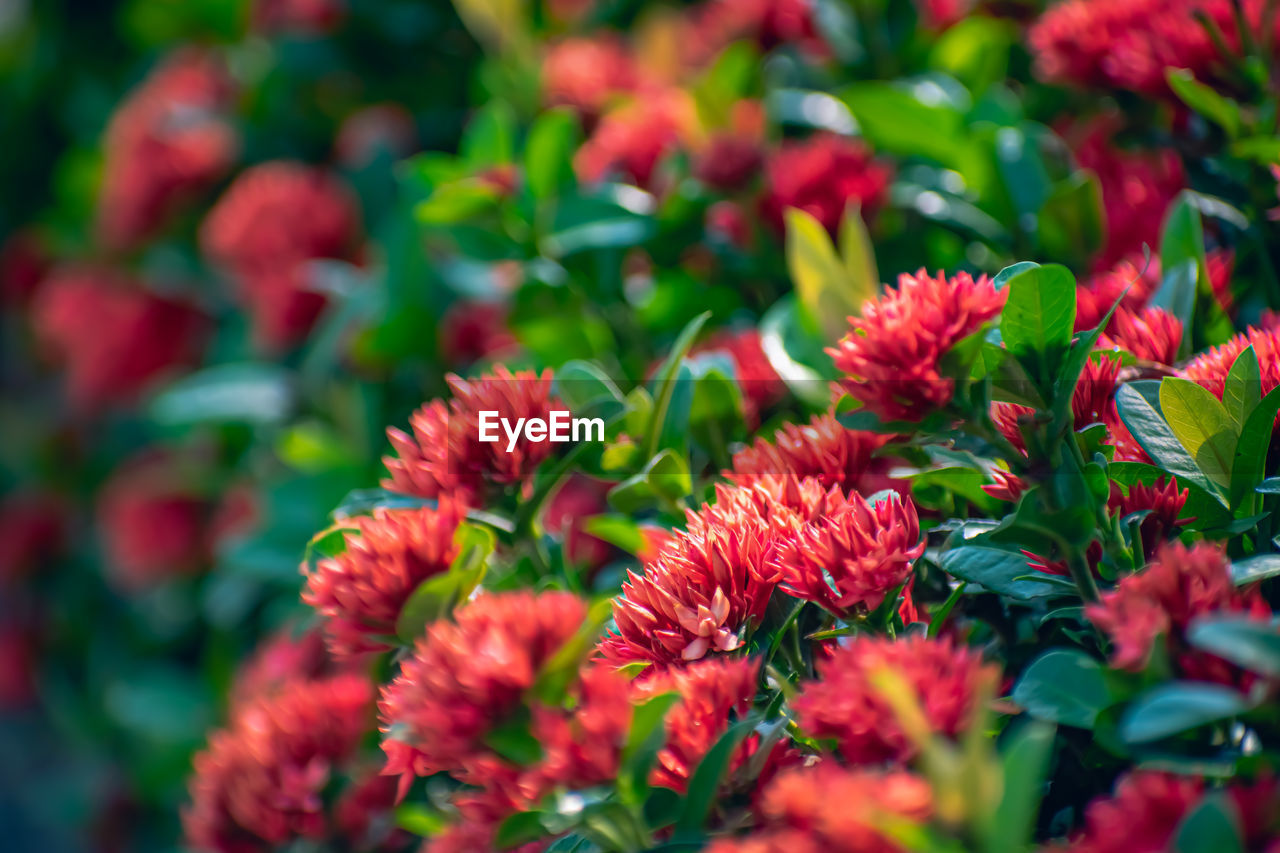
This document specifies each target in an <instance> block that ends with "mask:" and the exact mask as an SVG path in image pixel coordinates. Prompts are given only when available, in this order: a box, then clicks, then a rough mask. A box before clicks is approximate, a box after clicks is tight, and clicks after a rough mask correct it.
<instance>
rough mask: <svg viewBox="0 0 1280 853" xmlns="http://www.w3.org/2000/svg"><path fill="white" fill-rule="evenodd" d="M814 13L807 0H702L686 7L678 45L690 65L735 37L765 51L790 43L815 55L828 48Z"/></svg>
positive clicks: (703, 61)
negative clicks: (688, 7)
mask: <svg viewBox="0 0 1280 853" xmlns="http://www.w3.org/2000/svg"><path fill="white" fill-rule="evenodd" d="M815 13H816V9H815V3H814V2H813V0H704V2H702V3H701V4H699V5H697V6H694V7H693V8H692V9H691V10H690V11H689V12H688V14H687V18H686V20H685V26H684V27H683V28H682V30H681V32H680V46H681V48H682V53H683V55H684V57H685V60H686V62H688V63H689V64H691V65H693V66H702V65H705V64H707V63H708V62H710V61H712V60H713V59H714V58H715V57H716V56H717V55H719V53H720V52H721V51H722V50H723V49H724V48H726V47H728V46H729V45H730V44H732V43H733V42H735V41H752V42H754V43H755V44H756V45H758V46H759V47H760V48H761V49H762V50H766V51H767V50H772V49H774V48H776V47H779V46H782V45H790V46H794V47H796V48H797V49H799V50H800V51H801V52H802V53H804V54H805V55H806V56H807V57H809V58H811V59H818V60H820V59H822V58H824V57H826V56H827V54H828V52H829V51H828V49H827V45H826V42H824V41H823V39H822V36H821V34H820V33H819V31H818V23H817V19H816V14H815Z"/></svg>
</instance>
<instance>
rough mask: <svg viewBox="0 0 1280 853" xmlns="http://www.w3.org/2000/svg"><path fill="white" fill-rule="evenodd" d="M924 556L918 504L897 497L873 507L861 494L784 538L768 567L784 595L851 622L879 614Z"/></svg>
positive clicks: (851, 495)
mask: <svg viewBox="0 0 1280 853" xmlns="http://www.w3.org/2000/svg"><path fill="white" fill-rule="evenodd" d="M922 553H924V543H923V542H922V541H921V540H920V522H919V519H918V518H917V516H916V507H915V504H914V503H913V502H912V501H911V499H910V498H907V499H905V500H904V499H903V498H902V497H900V496H899V495H898V494H897V493H894V494H892V495H890V496H889V497H887V498H885V499H883V500H881V501H879V502H878V503H876V504H875V505H871V504H868V503H867V502H866V501H865V500H864V499H863V498H862V496H860V495H858V494H857V493H853V494H850V495H849V497H848V499H847V500H846V501H845V502H844V503H843V505H841V506H838V507H836V508H834V509H832V510H830V511H829V512H828V513H827V514H826V515H825V516H824V517H823V518H819V519H816V520H815V521H812V522H810V523H809V524H806V525H804V526H803V527H801V528H799V529H798V530H796V531H794V532H793V533H790V534H788V535H786V536H783V537H781V539H780V540H779V545H778V548H777V549H776V550H775V552H774V554H773V557H772V559H771V560H770V562H769V563H768V565H767V571H770V572H771V573H772V577H773V579H774V580H776V581H778V582H780V583H781V585H782V589H783V591H785V592H787V593H788V594H790V595H794V596H795V597H796V598H801V599H804V600H805V601H813V602H817V603H818V604H820V605H822V606H823V607H824V608H826V609H827V610H828V611H830V612H831V613H834V614H836V615H837V616H840V617H841V618H848V617H851V616H853V615H855V614H857V613H867V612H869V611H872V610H875V609H876V608H877V607H879V606H880V604H881V603H882V602H883V601H884V599H885V596H886V595H888V594H889V593H890V592H892V591H894V590H895V589H896V588H898V587H901V586H903V585H905V584H906V583H907V581H908V580H909V579H910V578H911V567H912V563H913V561H914V560H915V559H916V558H917V557H919V556H920V555H921V554H922Z"/></svg>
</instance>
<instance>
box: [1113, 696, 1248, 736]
mask: <svg viewBox="0 0 1280 853" xmlns="http://www.w3.org/2000/svg"><path fill="white" fill-rule="evenodd" d="M1251 707H1252V706H1251V705H1250V704H1249V700H1248V699H1246V698H1245V697H1244V696H1243V695H1241V693H1240V692H1239V691H1237V690H1233V689H1232V688H1230V687H1223V686H1222V685H1220V684H1210V683H1208V682H1203V681H1172V682H1168V683H1166V684H1161V685H1159V686H1157V687H1154V688H1152V689H1151V690H1149V691H1147V692H1146V693H1144V694H1143V695H1142V696H1140V697H1138V699H1137V700H1136V701H1134V702H1133V704H1131V705H1130V706H1129V707H1128V708H1127V709H1126V710H1125V713H1124V715H1123V716H1122V717H1121V719H1120V738H1121V739H1122V740H1123V741H1124V742H1125V743H1128V744H1141V743H1150V742H1151V741H1155V740H1161V739H1163V738H1167V737H1169V736H1171V735H1176V734H1179V733H1181V732H1185V731H1187V730H1188V729H1194V728H1198V727H1200V726H1203V725H1207V724H1209V723H1216V722H1218V721H1219V720H1225V719H1229V718H1231V717H1238V716H1239V715H1241V714H1243V713H1245V712H1246V711H1248V710H1249V709H1250V708H1251Z"/></svg>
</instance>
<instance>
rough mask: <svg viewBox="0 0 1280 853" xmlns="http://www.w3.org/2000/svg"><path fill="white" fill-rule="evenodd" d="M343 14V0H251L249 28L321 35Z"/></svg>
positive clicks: (338, 20)
mask: <svg viewBox="0 0 1280 853" xmlns="http://www.w3.org/2000/svg"><path fill="white" fill-rule="evenodd" d="M345 14H346V3H345V2H343V0H254V2H253V28H254V29H255V30H257V31H258V32H260V33H269V34H278V33H289V34H291V35H305V36H315V35H323V34H324V33H327V32H329V31H331V30H332V29H333V28H334V27H336V26H337V25H338V23H339V22H340V21H341V20H342V18H343V16H344V15H345Z"/></svg>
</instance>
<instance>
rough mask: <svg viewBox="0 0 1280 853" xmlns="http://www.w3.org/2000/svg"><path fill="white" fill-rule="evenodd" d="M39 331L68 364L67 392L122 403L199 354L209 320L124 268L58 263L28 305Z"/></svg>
mask: <svg viewBox="0 0 1280 853" xmlns="http://www.w3.org/2000/svg"><path fill="white" fill-rule="evenodd" d="M31 312H32V317H31V322H32V324H33V325H34V326H35V331H36V336H37V338H38V339H39V340H40V341H41V342H42V343H43V344H44V346H45V347H47V349H48V351H49V352H50V354H51V355H52V356H53V357H54V358H56V359H57V360H58V361H59V362H61V363H62V364H64V365H65V368H66V371H67V379H66V385H67V395H68V396H69V397H70V399H71V402H72V403H73V404H74V405H75V406H76V407H78V408H80V409H84V410H96V409H100V408H103V407H104V406H106V405H107V404H109V403H126V402H129V401H131V400H134V399H136V398H137V397H138V395H140V394H141V393H142V392H144V391H146V390H147V389H149V388H151V387H153V386H154V385H156V384H157V383H158V382H159V381H160V380H161V379H162V378H163V377H164V376H165V375H166V374H168V373H170V372H172V371H175V370H177V369H178V368H181V367H186V366H188V365H191V364H194V363H195V362H197V361H198V360H199V354H200V350H201V349H202V344H203V339H204V337H205V331H206V327H207V319H206V317H205V315H204V314H202V313H201V312H200V311H198V310H197V309H195V308H193V307H191V306H190V305H188V304H187V303H185V302H180V301H178V300H175V299H168V298H164V297H160V296H157V295H156V294H154V293H150V292H148V291H147V290H146V289H144V288H143V286H142V285H141V283H139V282H137V281H134V280H133V279H131V278H129V277H127V276H126V275H124V274H123V273H119V272H116V271H113V270H107V269H99V268H95V267H61V268H59V269H57V270H55V271H54V272H53V273H51V274H50V276H49V278H48V279H47V280H46V281H45V283H44V284H43V285H42V286H41V288H40V291H39V293H38V294H37V295H36V299H35V302H34V303H33V305H32V309H31Z"/></svg>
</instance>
